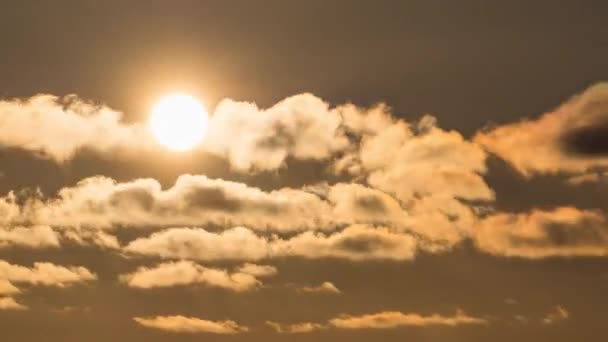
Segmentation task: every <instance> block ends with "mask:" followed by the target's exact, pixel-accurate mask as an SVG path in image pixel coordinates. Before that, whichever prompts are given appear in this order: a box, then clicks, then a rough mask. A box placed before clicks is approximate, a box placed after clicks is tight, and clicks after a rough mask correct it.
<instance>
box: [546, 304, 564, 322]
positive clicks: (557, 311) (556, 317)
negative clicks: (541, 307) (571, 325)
mask: <svg viewBox="0 0 608 342" xmlns="http://www.w3.org/2000/svg"><path fill="white" fill-rule="evenodd" d="M568 318H570V312H569V311H568V310H567V309H566V308H565V307H563V306H561V305H558V306H556V307H554V308H553V309H551V311H549V312H548V313H547V315H546V316H545V317H544V318H543V319H542V323H543V324H545V325H551V324H555V323H557V322H560V321H563V320H566V319H568Z"/></svg>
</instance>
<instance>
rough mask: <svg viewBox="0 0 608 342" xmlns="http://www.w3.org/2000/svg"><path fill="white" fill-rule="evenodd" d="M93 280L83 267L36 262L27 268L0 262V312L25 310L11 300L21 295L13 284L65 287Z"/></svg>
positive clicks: (95, 277) (94, 277)
mask: <svg viewBox="0 0 608 342" xmlns="http://www.w3.org/2000/svg"><path fill="white" fill-rule="evenodd" d="M95 279H97V276H96V275H95V274H94V273H92V272H91V271H89V270H88V269H86V268H84V267H76V266H68V267H66V266H58V265H55V264H52V263H48V262H37V263H34V265H33V267H31V268H29V267H26V266H21V265H14V264H10V263H8V262H6V261H4V260H0V310H9V309H11V310H24V309H27V307H26V306H24V305H22V304H20V303H18V302H17V301H16V300H15V299H14V298H13V296H15V295H19V294H21V293H22V291H21V289H19V288H18V287H17V286H15V284H29V285H37V286H54V287H67V286H70V285H73V284H76V283H81V282H86V281H91V280H95Z"/></svg>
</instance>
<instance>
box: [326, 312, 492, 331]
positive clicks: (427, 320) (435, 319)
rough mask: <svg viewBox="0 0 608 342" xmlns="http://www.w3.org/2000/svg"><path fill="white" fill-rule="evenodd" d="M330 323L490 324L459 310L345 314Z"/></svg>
mask: <svg viewBox="0 0 608 342" xmlns="http://www.w3.org/2000/svg"><path fill="white" fill-rule="evenodd" d="M330 324H331V325H333V326H334V327H336V328H340V329H390V328H397V327H402V326H432V325H439V326H448V327H455V326H459V325H483V324H488V321H487V320H486V319H484V318H479V317H474V316H469V315H467V314H465V313H463V312H460V311H459V312H457V313H456V314H455V315H452V316H443V315H440V314H432V315H428V316H425V315H420V314H417V313H403V312H399V311H385V312H379V313H376V314H369V315H361V316H351V315H343V316H340V317H338V318H334V319H332V320H330Z"/></svg>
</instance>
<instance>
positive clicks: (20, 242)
mask: <svg viewBox="0 0 608 342" xmlns="http://www.w3.org/2000/svg"><path fill="white" fill-rule="evenodd" d="M10 246H20V247H28V248H45V247H58V246H59V235H58V234H57V233H56V232H55V231H53V229H52V228H51V227H48V226H31V227H7V228H0V248H2V247H10Z"/></svg>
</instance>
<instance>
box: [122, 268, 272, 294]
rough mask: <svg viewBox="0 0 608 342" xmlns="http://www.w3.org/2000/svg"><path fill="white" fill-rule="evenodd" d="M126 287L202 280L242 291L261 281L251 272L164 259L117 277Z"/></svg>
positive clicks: (255, 285) (201, 282)
mask: <svg viewBox="0 0 608 342" xmlns="http://www.w3.org/2000/svg"><path fill="white" fill-rule="evenodd" d="M120 279H121V281H122V282H124V283H126V284H127V285H128V286H130V287H135V288H143V289H149V288H155V287H172V286H179V285H191V284H202V285H206V286H211V287H220V288H224V289H228V290H232V291H237V292H242V291H248V290H252V289H255V288H256V287H258V286H260V285H261V282H260V281H259V280H258V279H257V278H256V277H255V276H254V275H252V274H250V273H245V272H240V271H236V272H233V273H230V272H228V271H226V270H223V269H215V268H208V267H203V266H201V265H198V264H195V263H193V262H191V261H177V262H166V263H162V264H159V265H157V266H156V267H152V268H148V267H140V268H138V269H137V270H136V271H135V272H133V273H130V274H125V275H122V276H121V277H120Z"/></svg>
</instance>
